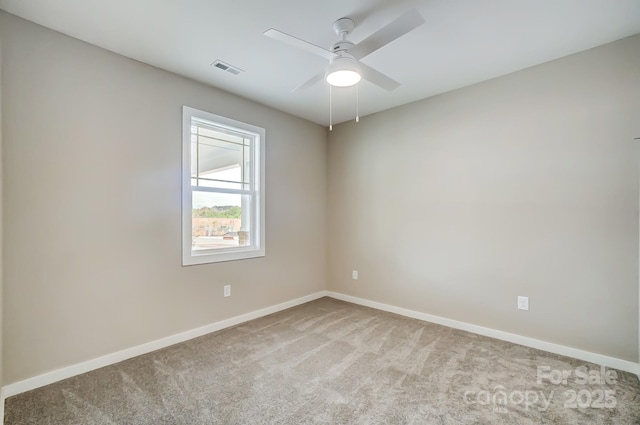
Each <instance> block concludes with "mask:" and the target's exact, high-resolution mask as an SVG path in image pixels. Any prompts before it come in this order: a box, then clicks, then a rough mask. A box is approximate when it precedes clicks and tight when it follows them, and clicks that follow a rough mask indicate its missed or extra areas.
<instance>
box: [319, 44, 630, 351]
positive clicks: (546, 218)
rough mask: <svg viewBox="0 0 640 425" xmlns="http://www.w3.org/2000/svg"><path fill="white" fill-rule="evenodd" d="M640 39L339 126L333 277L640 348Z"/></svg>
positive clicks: (352, 285)
mask: <svg viewBox="0 0 640 425" xmlns="http://www.w3.org/2000/svg"><path fill="white" fill-rule="evenodd" d="M638 52H640V36H635V37H633V38H629V39H625V40H621V41H618V42H615V43H613V44H610V45H606V46H603V47H599V48H596V49H592V50H589V51H586V52H583V53H579V54H576V55H573V56H570V57H566V58H563V59H560V60H556V61H553V62H550V63H546V64H543V65H540V66H536V67H534V68H530V69H527V70H524V71H521V72H517V73H514V74H511V75H508V76H504V77H501V78H497V79H494V80H491V81H488V82H484V83H481V84H477V85H474V86H471V87H467V88H464V89H461V90H457V91H455V92H451V93H448V94H444V95H441V96H437V97H434V98H430V99H427V100H424V101H420V102H416V103H414V104H410V105H406V106H404V107H399V108H396V109H393V110H389V111H386V112H382V113H379V114H376V115H372V116H368V117H365V118H363V119H362V120H361V122H360V123H359V124H355V123H348V124H343V125H339V126H336V127H334V131H333V132H331V133H330V134H329V151H328V168H327V172H328V206H329V208H328V216H327V223H328V229H329V233H328V242H327V243H328V251H327V252H328V263H329V270H328V286H329V289H331V290H335V291H338V292H342V293H345V294H350V295H354V296H358V297H363V298H367V299H370V300H374V301H379V302H383V303H387V304H391V305H395V306H399V307H404V308H408V309H413V310H416V311H420V312H425V313H429V314H434V315H439V316H443V317H447V318H452V319H456V320H460V321H464V322H469V323H473V324H476V325H480V326H486V327H489V328H494V329H498V330H502V331H507V332H512V333H516V334H520V335H524V336H528V337H533V338H538V339H541V340H545V341H549V342H553V343H558V344H562V345H566V346H569V347H575V348H579V349H583V350H588V351H592V352H596V353H601V354H605V355H609V356H613V357H617V358H621V359H625V360H629V361H633V362H637V361H638V157H637V150H636V149H635V144H634V142H633V137H637V136H638V135H637V134H634V127H635V130H637V129H638V127H637V122H638V120H639V118H638V117H640V104H639V102H640V96H639V93H640V55H638ZM352 269H357V270H359V272H360V276H359V280H357V281H354V280H351V270H352ZM518 295H524V296H529V297H530V304H531V309H530V311H528V312H523V311H518V310H517V309H516V297H517V296H518Z"/></svg>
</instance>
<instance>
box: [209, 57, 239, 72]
mask: <svg viewBox="0 0 640 425" xmlns="http://www.w3.org/2000/svg"><path fill="white" fill-rule="evenodd" d="M211 66H215V67H216V68H218V69H220V70H222V71H227V72H230V73H231V74H233V75H238V74H240V73H241V72H244V70H242V69H240V68H238V67H235V66H233V65H229V64H228V63H226V62H222V61H221V60H217V61H215V62H214V63H212V64H211Z"/></svg>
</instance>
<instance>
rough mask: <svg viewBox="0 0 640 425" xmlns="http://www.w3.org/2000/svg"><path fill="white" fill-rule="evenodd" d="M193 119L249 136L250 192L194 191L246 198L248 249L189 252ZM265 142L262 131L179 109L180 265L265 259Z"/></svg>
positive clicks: (263, 130)
mask: <svg viewBox="0 0 640 425" xmlns="http://www.w3.org/2000/svg"><path fill="white" fill-rule="evenodd" d="M192 118H197V119H201V120H205V121H209V122H211V123H212V124H214V125H215V126H217V127H221V128H226V129H228V130H230V131H233V132H239V133H243V134H246V135H249V136H251V138H252V142H251V143H252V146H251V153H252V155H253V157H252V158H251V160H252V161H251V164H252V172H251V176H252V177H251V178H252V182H251V184H250V186H251V188H252V189H251V190H229V189H211V188H205V189H203V188H198V189H196V190H199V191H200V190H202V191H211V192H220V193H238V194H244V195H250V196H251V199H252V202H250V204H251V213H250V217H251V226H250V231H251V234H250V241H251V242H250V245H248V246H239V247H231V248H224V249H210V250H198V251H193V250H192V249H191V248H192V213H193V211H192V209H193V201H192V199H193V195H192V194H193V190H194V188H192V186H191V120H192ZM265 141H266V132H265V129H264V128H262V127H257V126H254V125H251V124H246V123H244V122H241V121H236V120H233V119H231V118H227V117H223V116H220V115H215V114H212V113H209V112H205V111H201V110H198V109H195V108H191V107H189V106H183V107H182V265H183V266H191V265H195V264H207V263H217V262H221V261H233V260H242V259H247V258H256V257H264V256H265V215H264V212H265V207H264V205H265V198H264V187H265V184H264V183H265Z"/></svg>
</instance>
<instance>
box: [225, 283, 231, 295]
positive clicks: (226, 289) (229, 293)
mask: <svg viewBox="0 0 640 425" xmlns="http://www.w3.org/2000/svg"><path fill="white" fill-rule="evenodd" d="M224 296H225V297H230V296H231V285H224Z"/></svg>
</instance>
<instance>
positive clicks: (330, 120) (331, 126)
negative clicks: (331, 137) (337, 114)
mask: <svg viewBox="0 0 640 425" xmlns="http://www.w3.org/2000/svg"><path fill="white" fill-rule="evenodd" d="M331 93H332V87H331V84H329V131H333V116H332V115H331Z"/></svg>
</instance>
